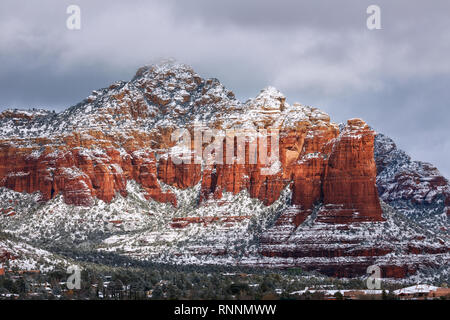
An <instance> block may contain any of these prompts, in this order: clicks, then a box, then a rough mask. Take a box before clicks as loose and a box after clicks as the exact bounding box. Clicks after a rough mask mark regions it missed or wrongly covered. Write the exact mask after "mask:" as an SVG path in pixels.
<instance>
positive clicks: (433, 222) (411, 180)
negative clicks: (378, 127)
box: [375, 134, 450, 232]
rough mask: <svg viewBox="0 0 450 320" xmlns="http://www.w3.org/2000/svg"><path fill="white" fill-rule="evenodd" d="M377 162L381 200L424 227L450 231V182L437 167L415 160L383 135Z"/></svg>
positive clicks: (378, 143)
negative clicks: (449, 227) (449, 229)
mask: <svg viewBox="0 0 450 320" xmlns="http://www.w3.org/2000/svg"><path fill="white" fill-rule="evenodd" d="M375 161H376V164H377V171H378V174H377V187H378V191H379V194H380V198H381V199H383V200H384V201H385V202H386V203H389V204H390V205H391V206H392V207H393V208H395V209H397V210H398V211H400V212H401V213H403V214H404V215H405V216H407V217H409V218H411V219H412V220H414V221H416V222H418V223H420V224H422V225H423V226H426V227H427V228H433V229H434V230H436V231H442V232H447V230H448V217H449V216H450V183H449V181H448V180H447V179H446V178H444V177H443V176H442V175H441V174H440V172H439V171H438V170H437V169H436V167H434V166H433V165H432V164H430V163H425V162H420V161H413V160H412V159H411V157H410V156H408V155H407V154H406V153H405V152H404V151H402V150H399V149H398V148H397V146H396V145H395V143H394V141H392V139H390V138H388V137H386V136H384V135H382V134H378V135H377V136H376V138H375Z"/></svg>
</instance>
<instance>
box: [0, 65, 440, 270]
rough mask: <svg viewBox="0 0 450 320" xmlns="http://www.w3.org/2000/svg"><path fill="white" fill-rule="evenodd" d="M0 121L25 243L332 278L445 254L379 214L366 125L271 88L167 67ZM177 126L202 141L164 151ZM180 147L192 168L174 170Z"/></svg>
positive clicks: (8, 211)
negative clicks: (340, 121) (62, 107)
mask: <svg viewBox="0 0 450 320" xmlns="http://www.w3.org/2000/svg"><path fill="white" fill-rule="evenodd" d="M0 125H1V126H0V159H1V160H0V187H2V188H1V189H0V190H1V193H0V200H1V201H0V205H1V206H2V213H3V214H2V215H1V218H0V223H1V225H2V228H3V229H4V231H5V232H8V233H11V234H15V235H16V236H19V237H21V238H22V239H24V240H26V241H30V242H32V243H33V244H39V245H41V246H45V247H47V248H50V247H52V246H55V245H56V246H57V245H63V244H64V245H69V246H70V245H72V246H78V245H83V246H85V247H86V246H87V247H88V248H90V250H108V251H115V252H118V253H120V254H125V255H129V256H131V257H133V258H136V259H155V260H158V261H165V262H180V261H183V262H185V263H225V264H242V265H249V264H250V265H257V266H285V267H290V266H302V267H304V268H307V269H318V270H320V271H322V272H324V273H327V274H332V275H337V276H359V275H362V274H364V273H365V268H366V267H367V266H368V265H370V264H374V263H378V262H379V264H380V265H382V266H383V268H384V271H385V275H386V276H389V277H405V276H407V275H409V274H413V273H415V272H416V271H417V269H418V268H419V267H420V266H427V267H436V266H439V265H440V264H442V263H441V262H442V259H444V260H446V259H447V260H448V237H445V234H444V235H442V234H440V233H438V234H436V233H430V232H429V231H428V230H427V229H425V228H423V226H413V225H407V224H405V223H404V222H402V220H401V219H399V217H398V216H397V214H396V213H392V211H391V208H390V207H389V206H387V205H384V204H383V206H384V208H383V209H382V207H381V203H380V200H379V197H378V191H377V186H376V182H378V190H380V191H383V190H381V189H380V183H379V181H380V179H379V177H380V175H381V172H382V171H383V170H382V167H381V166H382V165H381V163H386V166H388V163H389V161H388V160H386V161H385V162H383V161H380V157H379V156H378V157H376V158H375V159H376V160H377V161H375V159H374V141H375V133H374V132H373V130H371V129H370V127H369V126H368V125H367V124H366V123H364V121H362V120H360V119H351V120H349V121H348V122H347V124H346V125H345V126H343V127H342V129H340V128H339V126H338V125H337V124H335V123H333V122H331V121H330V118H329V116H328V115H326V114H325V113H323V112H321V111H320V110H318V109H316V108H312V107H307V106H303V105H301V104H297V103H294V104H292V105H291V104H289V103H287V101H286V98H285V97H284V96H283V95H282V94H281V93H280V92H279V91H277V90H276V89H274V88H272V87H269V88H266V89H264V90H262V91H261V92H260V94H259V95H258V96H257V97H256V98H254V99H250V100H249V101H247V102H245V103H241V102H240V101H238V100H237V99H236V98H235V97H234V94H233V93H232V92H231V91H229V90H227V89H226V88H225V87H224V86H223V85H222V84H221V83H220V82H219V81H218V80H217V79H202V78H201V77H200V76H199V75H198V74H196V73H195V72H194V71H193V70H192V69H191V68H190V67H188V66H185V65H179V64H162V65H155V66H149V67H144V68H141V69H139V70H138V72H137V73H136V76H135V77H134V78H133V79H132V80H131V81H130V82H117V83H114V84H113V85H111V86H110V87H108V88H105V89H101V90H97V91H94V92H93V93H92V95H90V96H89V97H88V98H87V99H85V100H84V101H83V102H81V103H80V104H78V105H76V106H73V107H71V108H69V109H67V110H66V111H64V112H61V113H51V112H47V111H44V110H31V111H17V110H8V111H6V112H3V113H2V114H1V116H0ZM179 128H184V129H186V130H187V132H190V133H191V136H192V135H194V134H195V132H197V131H195V129H199V128H201V129H204V133H203V139H204V140H203V142H204V143H203V144H200V146H198V145H195V142H194V141H191V140H189V142H188V143H187V144H186V145H185V146H184V148H179V147H178V146H177V147H176V148H173V147H174V146H175V142H174V141H172V140H171V136H172V133H174V132H176V130H177V129H179ZM236 129H238V130H241V132H245V133H246V134H245V136H244V142H243V145H241V146H239V143H238V142H237V141H236V142H234V140H232V141H233V144H232V145H233V149H235V150H228V151H227V150H226V146H227V145H226V141H227V138H230V137H231V138H230V139H235V138H234V137H233V135H232V133H230V132H232V131H230V130H236ZM205 130H206V131H205ZM207 130H210V131H207ZM227 130H228V131H227ZM257 130H259V131H258V132H262V131H261V130H267V132H268V133H269V134H272V135H273V134H275V133H279V142H278V146H279V158H273V157H272V154H271V153H270V152H263V151H261V150H264V149H263V147H264V144H263V143H262V142H261V141H262V140H260V136H258V135H254V134H253V133H254V132H256V131H257ZM205 132H206V133H205ZM247 133H248V134H247ZM212 137H214V138H212ZM269 141H271V140H270V139H269ZM209 142H213V143H215V146H218V147H222V146H224V151H223V154H219V153H217V152H215V153H214V152H213V153H211V152H210V151H211V150H210V149H208V147H207V144H208V143H209ZM271 143H272V142H270V143H269V145H270V144H271ZM252 146H254V147H255V149H252V148H253V147H252ZM238 148H243V149H242V150H244V151H245V152H244V155H245V156H244V157H243V158H242V159H238V157H239V156H238V152H237V149H238ZM376 149H377V150H378V151H377V152H376V154H377V155H379V154H381V153H380V152H379V150H381V149H380V147H377V148H376ZM174 150H175V151H174ZM199 150H200V151H199ZM173 152H178V153H183V157H184V158H183V159H185V160H191V161H190V162H189V163H185V162H187V161H184V162H181V163H178V162H177V161H175V158H174V155H176V154H174V153H173ZM199 152H200V154H199ZM202 153H203V156H204V157H201V156H200V155H201V154H202ZM253 154H256V156H255V160H256V161H252V160H251V157H252V155H253ZM205 155H206V156H205ZM208 157H209V158H211V157H215V158H216V160H217V159H219V160H222V161H218V162H219V163H210V162H209V161H208V159H209V158H208ZM227 157H230V159H231V160H232V161H231V162H229V161H228V162H227V160H229V159H227ZM198 158H201V161H197V160H198ZM221 162H222V163H221ZM377 168H378V178H377ZM385 180H386V179H385ZM395 183H396V182H395ZM439 192H440V191H438V192H437V193H439ZM382 194H384V193H383V192H382ZM391 195H392V197H393V199H394V201H395V200H397V199H398V195H397V194H394V193H391ZM382 199H384V200H386V201H387V202H388V203H389V204H391V205H393V206H394V207H395V204H396V202H392V201H390V198H389V197H385V196H382ZM440 199H441V198H439V195H437V196H436V197H435V198H432V197H431V198H430V197H429V201H430V203H437V202H438V201H440ZM444 201H445V200H444ZM381 230H388V231H390V232H381ZM400 230H401V231H400ZM401 232H404V233H403V237H400V233H401ZM391 233H392V235H389V234H391ZM388 235H389V236H388ZM393 239H396V241H393ZM419 239H420V240H419ZM418 241H419V242H420V243H416V242H418ZM398 270H400V271H398Z"/></svg>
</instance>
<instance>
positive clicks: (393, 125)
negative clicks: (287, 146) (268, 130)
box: [0, 0, 450, 177]
mask: <svg viewBox="0 0 450 320" xmlns="http://www.w3.org/2000/svg"><path fill="white" fill-rule="evenodd" d="M70 4H77V5H79V6H80V8H81V21H82V25H81V30H78V31H70V30H68V29H67V28H66V19H67V17H68V15H67V14H66V8H67V6H68V5H70ZM370 4H377V5H379V6H380V7H381V19H382V29H381V30H374V31H370V30H368V29H367V28H366V18H367V14H366V8H367V6H368V5H370ZM449 10H450V4H449V3H448V1H433V2H432V3H430V2H426V1H404V0H399V1H373V0H372V1H365V0H351V1H350V0H342V1H333V0H327V1H286V0H282V1H261V0H259V1H256V0H255V1H235V0H228V1H221V2H219V1H206V0H201V1H200V0H193V1H171V0H169V1H126V2H125V1H103V0H98V1H75V0H73V1H61V0H53V1H51V0H42V1H33V2H30V1H24V0H14V1H9V0H3V1H2V2H1V3H0V109H6V108H15V107H17V108H29V107H45V108H52V109H57V110H61V109H64V108H67V107H69V106H70V105H73V104H75V103H77V102H79V101H80V100H82V99H83V98H84V97H86V96H88V95H89V94H90V92H91V91H92V90H94V89H97V88H100V87H105V86H107V85H108V84H109V83H111V82H113V81H116V80H127V79H130V78H131V77H132V76H133V74H134V73H135V71H136V69H137V68H138V67H139V66H142V65H145V64H149V63H152V62H155V61H158V60H159V59H161V58H165V57H174V58H176V59H177V60H179V61H181V62H184V63H187V64H190V65H192V66H193V67H194V69H195V70H196V71H197V72H198V73H200V74H201V75H202V76H205V77H217V78H219V79H220V80H221V81H222V82H223V83H224V84H225V85H226V86H227V87H228V88H229V89H231V90H233V91H234V92H235V93H236V95H237V96H238V97H239V98H241V99H242V100H246V99H247V98H249V97H253V96H255V95H256V94H257V93H258V92H259V90H260V89H261V88H263V87H265V86H267V85H274V86H276V87H277V88H278V89H279V90H281V91H282V92H283V93H285V94H286V96H287V97H288V100H289V101H291V102H294V101H299V102H301V103H303V104H308V105H313V106H316V107H319V108H321V109H323V110H324V111H326V112H328V113H330V114H331V116H332V117H333V119H334V120H335V121H345V120H346V119H347V118H351V117H361V118H363V119H365V120H366V121H367V122H368V123H369V124H370V125H372V126H373V127H374V128H375V129H376V130H378V131H380V132H383V133H386V134H388V135H389V136H391V137H392V138H394V139H395V140H396V141H397V142H398V144H399V146H400V147H402V148H403V149H405V150H406V151H407V152H409V153H410V154H411V155H412V156H413V157H414V158H416V159H420V160H424V161H428V162H431V163H433V164H435V165H437V166H438V168H439V169H440V170H441V171H442V172H443V173H444V174H445V175H446V176H447V177H449V176H450V163H449V162H448V161H447V159H448V158H449V157H450V142H449V139H448V138H447V137H448V136H449V133H450V129H449V128H448V124H447V123H448V119H449V114H450V111H449V108H448V105H449V101H450V93H449V92H448V87H449V84H450V59H449V58H448V54H449V52H450V32H449V31H450V20H449V19H448V12H449Z"/></svg>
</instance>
